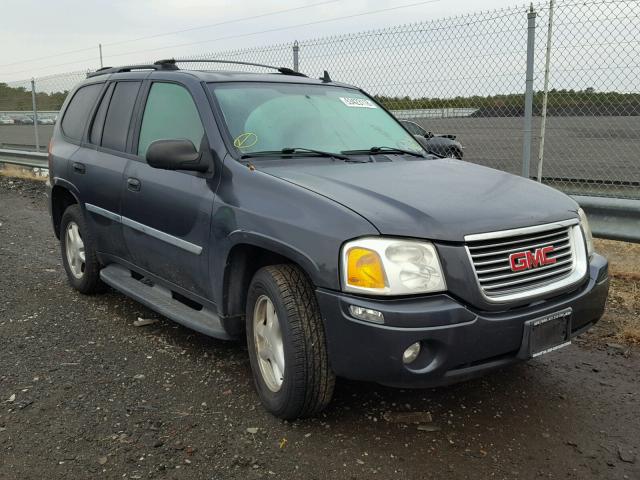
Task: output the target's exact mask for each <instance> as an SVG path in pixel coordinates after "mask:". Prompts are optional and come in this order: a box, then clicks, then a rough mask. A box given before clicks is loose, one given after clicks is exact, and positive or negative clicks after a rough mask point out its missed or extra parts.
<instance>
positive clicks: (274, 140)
mask: <svg viewBox="0 0 640 480" xmlns="http://www.w3.org/2000/svg"><path fill="white" fill-rule="evenodd" d="M209 88H210V89H211V91H212V93H213V95H214V96H215V98H216V99H217V101H218V104H219V105H220V108H221V109H222V113H223V115H224V120H225V122H226V124H227V129H228V130H229V133H230V134H231V137H232V138H233V144H234V146H235V147H236V149H237V150H238V151H239V152H240V153H242V154H250V153H253V152H265V151H268V152H271V151H274V152H279V151H281V150H283V149H289V148H305V149H316V150H322V151H325V152H334V153H340V152H343V151H349V152H351V151H360V150H366V151H368V150H370V149H371V148H372V147H390V148H399V149H403V150H408V151H411V152H416V153H420V154H422V153H424V150H423V149H422V147H421V146H420V144H419V143H418V142H417V141H416V140H415V139H414V138H413V137H412V136H411V135H410V134H409V133H407V131H406V130H404V129H403V128H402V127H401V126H400V125H399V124H398V122H397V121H396V120H395V119H394V118H393V117H392V116H391V115H389V114H388V113H387V112H385V111H384V110H383V109H382V108H380V107H379V106H378V105H376V104H375V103H374V102H373V101H371V100H370V99H369V98H368V97H367V96H366V95H363V94H362V93H360V92H359V91H357V90H354V89H350V88H343V87H335V86H328V85H304V84H291V83H289V84H287V83H241V82H234V83H224V84H220V83H218V84H210V85H209Z"/></svg>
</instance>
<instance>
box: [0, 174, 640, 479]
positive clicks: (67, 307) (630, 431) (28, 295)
mask: <svg viewBox="0 0 640 480" xmlns="http://www.w3.org/2000/svg"><path fill="white" fill-rule="evenodd" d="M0 265H1V271H2V275H0V366H1V367H0V405H1V408H0V478H2V479H7V480H10V479H42V478H47V479H59V478H60V479H62V478H64V479H68V478H105V479H107V478H108V479H121V478H145V479H146V478H162V479H165V478H166V479H174V478H175V479H177V478H181V479H212V478H215V479H222V478H233V479H242V480H250V479H258V478H305V479H327V478H336V479H367V480H370V479H372V478H380V479H390V478H402V479H428V478H448V479H455V478H497V479H534V478H555V479H560V478H575V479H604V478H616V479H623V478H630V479H637V478H640V477H639V475H640V459H638V457H634V455H638V454H640V418H639V417H638V412H639V411H640V408H639V400H640V380H639V379H638V375H637V372H638V371H639V370H640V358H639V357H640V355H639V353H640V352H639V351H638V350H631V351H628V352H626V353H625V352H624V351H622V350H618V349H612V348H607V347H604V346H602V344H600V343H598V342H599V341H598V340H597V337H596V336H595V335H594V336H592V335H587V336H586V337H585V339H584V340H581V341H580V342H579V343H578V344H577V345H573V346H571V347H568V348H567V349H564V350H562V351H558V352H555V353H552V354H549V355H548V356H546V357H543V358H542V359H540V360H536V361H532V362H530V363H528V364H523V365H519V366H516V367H513V368H509V369H507V370H505V371H502V372H499V373H497V374H494V375H491V376H489V377H486V378H483V379H479V380H476V381H471V382H468V383H465V384H461V385H455V386H451V387H446V388H440V389H436V390H417V391H407V390H395V389H388V388H383V387H379V386H376V385H370V384H360V383H355V382H347V381H339V382H338V385H337V390H336V395H335V400H334V402H333V403H332V404H331V407H330V409H329V410H328V411H327V412H326V415H323V416H321V417H319V418H316V419H310V420H304V421H297V422H293V423H287V422H282V421H279V420H277V419H275V418H273V417H271V416H270V415H268V414H266V413H265V412H264V411H263V410H262V408H261V406H260V404H259V401H258V399H257V397H256V394H255V393H254V390H253V387H252V381H251V376H250V371H249V362H248V360H247V354H246V348H245V347H244V346H243V345H241V344H235V343H225V342H222V341H216V340H212V339H209V338H207V337H204V336H202V335H200V334H196V333H193V332H191V331H189V330H187V329H185V328H182V327H180V326H177V325H175V324H173V323H171V322H169V321H167V320H165V319H159V321H158V323H156V324H154V325H151V326H147V327H139V328H136V327H134V326H132V323H133V321H134V320H135V319H136V318H138V317H139V316H142V317H156V316H155V315H154V314H153V313H151V312H150V311H148V310H146V309H145V308H143V307H142V306H140V305H139V304H136V303H135V302H133V301H130V300H128V299H126V298H125V297H124V296H122V295H120V294H118V293H116V292H113V291H108V292H107V293H104V294H101V295H96V296H82V295H79V294H78V293H76V292H75V291H73V290H72V289H71V288H70V287H69V286H68V285H67V283H66V280H65V277H64V274H63V270H62V267H61V266H60V260H59V252H58V243H57V241H56V240H55V238H54V237H53V235H52V233H51V230H50V226H49V219H48V217H47V214H46V211H45V203H44V199H43V193H42V187H41V186H34V185H33V184H29V183H20V182H17V181H14V182H13V183H11V184H10V183H9V182H8V181H7V180H6V179H2V177H0ZM609 315H612V313H611V312H610V314H609ZM607 321H608V320H603V322H601V326H602V325H603V324H604V323H605V322H607ZM14 395H15V397H14ZM399 411H413V412H422V411H429V412H431V414H432V416H433V423H432V424H428V426H429V427H434V428H432V429H433V430H435V431H431V432H430V431H421V430H418V429H417V428H416V426H415V425H405V424H395V423H389V422H387V421H385V420H384V417H383V415H384V413H385V412H399ZM253 428H257V429H258V430H257V433H250V432H249V431H247V429H253ZM253 431H254V430H251V432H253ZM623 459H624V460H623Z"/></svg>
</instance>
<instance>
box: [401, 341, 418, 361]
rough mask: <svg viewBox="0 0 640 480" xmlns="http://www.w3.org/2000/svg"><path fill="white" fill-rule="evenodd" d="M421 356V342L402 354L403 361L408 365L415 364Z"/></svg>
mask: <svg viewBox="0 0 640 480" xmlns="http://www.w3.org/2000/svg"><path fill="white" fill-rule="evenodd" d="M418 355H420V342H416V343H413V344H411V345H409V347H408V348H407V349H406V350H405V351H404V353H403V354H402V361H403V362H404V363H405V364H406V363H411V362H413V361H414V360H415V359H416V358H418Z"/></svg>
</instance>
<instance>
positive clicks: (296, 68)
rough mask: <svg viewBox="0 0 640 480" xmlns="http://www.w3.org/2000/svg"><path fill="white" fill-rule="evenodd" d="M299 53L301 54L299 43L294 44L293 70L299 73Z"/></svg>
mask: <svg viewBox="0 0 640 480" xmlns="http://www.w3.org/2000/svg"><path fill="white" fill-rule="evenodd" d="M298 52H300V46H299V45H298V41H297V40H296V41H295V42H293V70H294V71H296V72H298V71H299V70H298V68H299V64H298Z"/></svg>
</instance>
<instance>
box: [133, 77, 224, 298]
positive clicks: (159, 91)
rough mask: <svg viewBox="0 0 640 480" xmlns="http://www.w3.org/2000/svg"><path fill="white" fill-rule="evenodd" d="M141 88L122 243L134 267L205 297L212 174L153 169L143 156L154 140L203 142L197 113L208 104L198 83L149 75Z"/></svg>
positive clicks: (207, 294) (201, 114)
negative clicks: (154, 78)
mask: <svg viewBox="0 0 640 480" xmlns="http://www.w3.org/2000/svg"><path fill="white" fill-rule="evenodd" d="M146 90H147V92H148V93H147V94H146V101H145V103H144V106H141V109H140V120H139V122H140V127H139V134H138V135H137V137H138V138H137V141H135V142H134V145H133V146H132V149H133V150H132V151H135V152H136V154H137V160H136V161H132V162H130V163H129V165H128V166H127V170H126V174H125V178H124V179H123V203H122V223H123V232H124V240H125V244H126V246H127V248H128V250H129V252H130V253H131V255H132V258H133V262H134V263H135V265H136V266H138V267H139V268H142V269H144V270H145V271H147V272H149V273H151V274H153V275H156V276H158V277H160V278H162V279H164V280H166V281H169V282H171V283H172V284H174V285H176V286H178V287H182V288H183V289H184V290H186V291H188V292H191V293H194V294H196V295H197V296H199V297H204V298H209V299H210V298H211V293H210V292H211V288H210V286H209V270H208V257H209V229H210V225H211V212H212V208H213V199H214V191H215V188H214V184H213V182H214V180H213V177H212V175H210V174H207V173H194V172H187V171H169V170H161V169H156V168H152V167H150V166H149V165H148V164H147V163H146V161H145V154H146V151H147V148H148V147H149V145H150V144H151V143H152V142H154V141H156V140H163V139H189V140H191V141H192V142H193V144H194V145H195V146H196V148H197V149H198V150H200V149H203V148H208V142H207V137H206V135H205V131H204V127H203V121H202V118H206V116H205V115H207V114H208V115H211V111H210V107H209V106H208V102H207V99H206V96H205V93H204V91H203V89H202V86H201V85H200V84H199V83H194V84H193V85H191V86H190V87H187V86H186V85H183V84H180V83H176V82H172V81H152V82H149V84H148V88H147V89H146ZM194 96H196V98H197V99H198V101H195V100H194ZM199 105H200V107H199ZM205 108H209V112H205V111H204V109H205Z"/></svg>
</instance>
